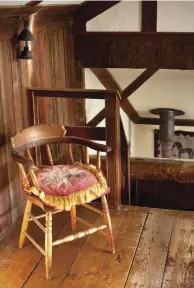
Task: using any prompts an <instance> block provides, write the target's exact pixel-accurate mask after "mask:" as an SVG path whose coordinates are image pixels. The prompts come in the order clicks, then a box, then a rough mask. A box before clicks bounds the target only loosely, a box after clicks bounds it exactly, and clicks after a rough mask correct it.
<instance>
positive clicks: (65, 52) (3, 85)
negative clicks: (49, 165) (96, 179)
mask: <svg viewBox="0 0 194 288" xmlns="http://www.w3.org/2000/svg"><path fill="white" fill-rule="evenodd" d="M64 23H66V25H67V24H68V21H66V20H64ZM67 26H68V25H67ZM36 38H37V39H36V47H35V49H34V50H33V54H34V56H35V57H36V59H35V60H30V61H25V60H18V59H16V57H15V54H16V53H15V51H16V47H15V46H14V42H13V41H12V40H11V39H10V40H2V41H0V237H1V235H2V234H3V233H4V232H5V230H6V229H8V228H9V227H10V225H11V223H13V222H14V221H15V220H16V219H17V218H18V217H19V216H20V215H21V213H22V210H23V207H24V204H25V197H24V194H23V192H22V191H21V188H20V183H19V174H18V168H17V165H16V164H15V163H14V162H13V161H12V159H11V154H10V152H11V151H10V150H11V143H10V138H11V137H12V136H13V135H14V134H15V133H16V132H18V131H20V130H22V129H23V128H25V127H28V126H29V123H30V122H29V116H28V114H29V113H28V111H29V109H32V107H31V106H29V105H31V104H30V102H29V99H28V96H27V95H26V87H28V86H33V87H43V88H44V87H46V88H66V87H69V88H71V87H72V88H73V87H77V88H78V87H80V85H82V84H81V82H80V79H81V76H80V73H82V70H81V69H80V67H79V66H76V65H75V63H74V53H73V41H72V34H71V27H70V26H68V27H65V25H64V26H63V27H62V28H60V27H58V28H56V29H50V30H49V29H48V27H47V29H46V30H43V31H40V32H38V33H37V34H36ZM77 68H79V69H78V73H77V72H75V69H77ZM75 75H76V76H77V75H79V77H75ZM77 79H79V81H78V80H77ZM83 105H84V101H83V100H76V99H52V98H40V100H39V103H38V108H39V122H40V123H55V124H63V125H83V124H85V123H84V122H85V109H84V107H83ZM77 106H78V108H77ZM79 119H80V120H79ZM64 151H65V149H64V147H62V146H59V147H58V148H57V149H55V150H54V152H55V155H57V159H58V158H59V160H61V159H62V158H64Z"/></svg>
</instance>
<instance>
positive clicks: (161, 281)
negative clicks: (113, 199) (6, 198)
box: [0, 207, 194, 288]
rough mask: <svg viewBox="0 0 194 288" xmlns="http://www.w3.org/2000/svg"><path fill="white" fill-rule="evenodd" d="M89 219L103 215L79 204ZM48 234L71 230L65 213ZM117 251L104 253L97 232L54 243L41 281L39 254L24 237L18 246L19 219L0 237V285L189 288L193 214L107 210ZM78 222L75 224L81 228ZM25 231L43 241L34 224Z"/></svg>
mask: <svg viewBox="0 0 194 288" xmlns="http://www.w3.org/2000/svg"><path fill="white" fill-rule="evenodd" d="M78 215H79V216H80V217H83V219H87V220H88V221H89V222H91V223H96V224H100V223H102V222H103V218H102V217H101V216H100V217H97V216H96V214H95V213H94V212H92V211H89V210H87V209H84V208H83V207H81V208H79V209H78ZM53 218H54V220H53V228H54V229H53V237H54V238H55V239H57V238H61V237H63V236H64V235H67V234H68V233H69V234H70V233H71V227H70V222H69V217H68V214H67V213H60V214H57V215H55V216H53ZM111 218H112V223H113V230H114V235H115V242H116V254H114V255H111V254H109V253H108V252H107V249H108V246H107V243H106V238H105V237H104V236H103V235H101V234H100V233H99V234H94V235H91V236H88V237H87V238H82V239H78V240H76V241H73V242H69V243H66V244H62V245H59V246H57V247H55V248H54V249H53V270H52V275H53V276H52V279H51V280H45V269H44V258H43V257H42V255H41V253H40V252H39V251H38V250H37V249H36V248H35V247H33V245H32V244H30V243H29V242H26V245H25V247H24V248H22V249H19V248H18V237H19V232H20V226H21V220H19V221H17V223H15V225H14V226H13V228H12V229H11V230H10V231H9V233H8V234H7V235H6V236H5V237H4V238H3V239H2V240H1V242H0V288H20V287H25V288H31V287H32V288H43V287H44V288H50V287H52V288H53V287H56V288H58V287H59V288H60V287H61V288H79V287H81V288H89V287H95V288H96V287H98V288H103V287H109V288H124V287H125V288H132V287H133V288H148V287H149V288H159V287H160V288H179V287H180V288H193V287H194V213H192V212H180V211H169V210H159V209H148V208H137V207H136V208H135V207H123V208H122V209H121V210H120V211H111ZM83 228H84V227H83V225H82V224H78V229H77V230H81V229H83ZM29 230H30V233H31V234H33V235H36V240H37V241H38V243H40V244H41V245H43V243H44V238H43V234H42V232H41V230H40V229H39V227H36V226H35V224H33V223H30V228H29Z"/></svg>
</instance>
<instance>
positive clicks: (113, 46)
mask: <svg viewBox="0 0 194 288" xmlns="http://www.w3.org/2000/svg"><path fill="white" fill-rule="evenodd" d="M74 44H75V46H74V48H75V57H76V60H78V61H81V62H82V65H83V67H87V68H92V67H95V68H152V69H153V68H156V69H159V68H161V69H181V70H184V69H187V70H194V57H193V55H194V33H171V32H170V33H164V32H158V33H138V32H135V33H130V32H86V33H83V34H76V35H75V37H74ZM80 47H82V49H80Z"/></svg>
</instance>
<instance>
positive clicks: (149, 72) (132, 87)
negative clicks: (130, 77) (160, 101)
mask: <svg viewBox="0 0 194 288" xmlns="http://www.w3.org/2000/svg"><path fill="white" fill-rule="evenodd" d="M157 71H158V69H157V68H156V69H146V70H145V71H144V72H143V73H141V74H140V75H139V76H138V77H137V78H136V79H135V80H134V81H133V82H132V83H130V84H129V85H128V86H127V87H126V88H125V89H124V90H123V91H122V93H121V99H122V100H124V99H127V98H128V97H129V96H131V95H132V94H133V93H134V92H135V91H136V90H137V89H138V88H139V87H140V86H142V85H143V84H144V83H145V82H146V81H147V80H148V79H149V78H150V77H152V75H154V74H155V73H156V72H157Z"/></svg>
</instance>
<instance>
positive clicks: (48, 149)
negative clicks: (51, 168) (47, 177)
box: [46, 144, 54, 165]
mask: <svg viewBox="0 0 194 288" xmlns="http://www.w3.org/2000/svg"><path fill="white" fill-rule="evenodd" d="M46 153H47V157H48V160H49V164H50V165H54V162H53V157H52V153H51V149H50V146H49V145H48V144H47V145H46Z"/></svg>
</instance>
